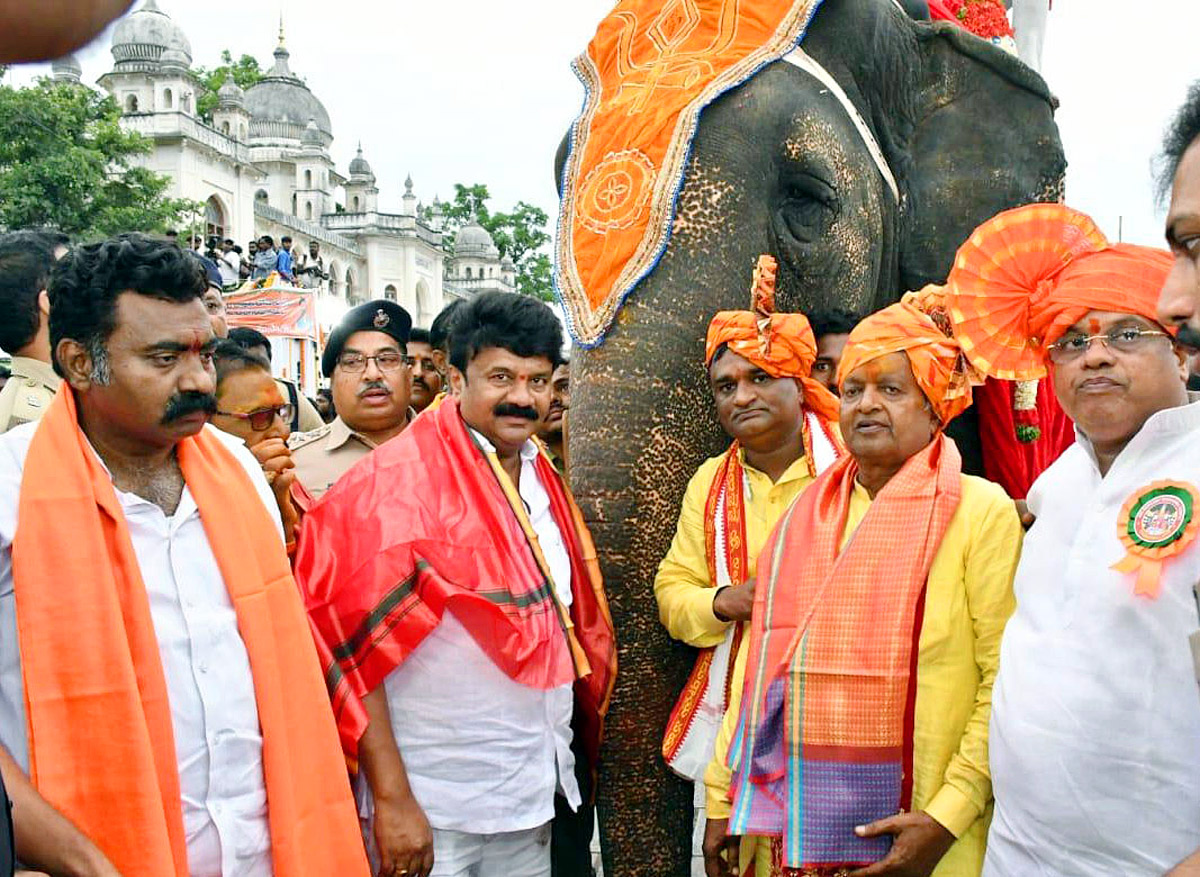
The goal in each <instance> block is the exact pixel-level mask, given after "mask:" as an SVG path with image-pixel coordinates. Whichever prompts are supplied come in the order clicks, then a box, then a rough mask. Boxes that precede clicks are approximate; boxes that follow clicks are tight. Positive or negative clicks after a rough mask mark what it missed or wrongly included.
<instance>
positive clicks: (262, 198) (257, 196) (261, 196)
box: [254, 189, 269, 204]
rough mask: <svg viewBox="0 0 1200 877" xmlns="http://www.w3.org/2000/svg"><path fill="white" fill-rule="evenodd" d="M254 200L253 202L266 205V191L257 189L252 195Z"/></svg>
mask: <svg viewBox="0 0 1200 877" xmlns="http://www.w3.org/2000/svg"><path fill="white" fill-rule="evenodd" d="M254 200H255V201H258V202H259V203H260V204H267V203H269V202H268V200H267V190H266V189H259V190H258V191H257V192H255V193H254Z"/></svg>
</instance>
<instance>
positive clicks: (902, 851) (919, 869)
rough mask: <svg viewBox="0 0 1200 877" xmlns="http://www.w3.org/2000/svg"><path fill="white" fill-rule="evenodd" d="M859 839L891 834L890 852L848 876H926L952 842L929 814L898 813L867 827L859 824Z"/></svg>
mask: <svg viewBox="0 0 1200 877" xmlns="http://www.w3.org/2000/svg"><path fill="white" fill-rule="evenodd" d="M854 831H855V833H856V834H858V836H859V837H878V836H879V835H881V834H890V835H893V838H892V849H891V851H890V852H889V853H888V854H887V855H886V856H884V857H883V858H882V859H880V860H879V861H878V862H876V863H875V864H873V865H868V866H867V867H866V868H859V869H858V870H857V871H851V872H850V877H885V875H886V877H928V875H929V874H930V873H932V871H933V869H934V868H935V867H937V863H938V862H939V861H941V859H942V856H944V855H946V850H948V849H950V847H951V845H953V843H954V835H952V834H951V833H950V832H949V831H948V830H946V828H945V827H944V826H943V825H942V824H941V823H940V822H938V821H937V820H936V819H934V818H933V817H932V816H930V815H929V814H928V813H921V812H919V811H918V812H916V813H901V814H900V815H898V816H890V817H888V818H887V819H879V820H877V821H875V822H872V823H871V824H870V825H860V826H859V827H858V828H856V829H855V830H854Z"/></svg>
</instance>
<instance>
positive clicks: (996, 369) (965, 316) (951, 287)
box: [946, 204, 1171, 381]
mask: <svg viewBox="0 0 1200 877" xmlns="http://www.w3.org/2000/svg"><path fill="white" fill-rule="evenodd" d="M1170 267H1171V256H1170V254H1169V253H1167V252H1166V251H1165V250H1157V249H1153V248H1150V247H1138V246H1132V245H1130V244H1110V243H1109V242H1108V239H1107V238H1106V237H1105V236H1104V234H1103V233H1102V232H1101V231H1100V229H1099V228H1098V227H1097V226H1096V224H1095V223H1094V222H1093V221H1092V220H1091V219H1090V218H1089V217H1088V216H1086V215H1085V214H1083V213H1080V212H1079V211H1077V210H1072V209H1071V208H1069V207H1065V206H1063V205H1061V204H1030V205H1028V206H1025V207H1018V208H1016V209H1015V210H1008V211H1005V212H1004V213H1001V214H999V215H998V216H996V217H994V218H992V219H989V220H988V221H987V222H985V223H984V224H983V225H981V226H979V228H977V229H976V230H975V233H974V234H972V235H971V237H970V239H969V240H968V241H967V242H966V243H965V244H963V245H962V247H960V248H959V251H958V254H957V255H956V256H955V259H954V268H953V269H951V271H950V276H949V278H948V279H947V281H946V291H947V295H946V298H947V306H948V310H949V312H950V317H951V320H952V322H953V324H954V332H955V335H956V336H957V338H958V340H959V343H961V344H962V347H963V351H964V352H965V353H966V354H967V356H968V357H969V358H970V360H971V362H972V363H973V364H974V365H975V366H976V367H977V368H979V369H980V370H982V371H984V372H985V373H987V374H989V375H991V376H992V377H996V378H1003V379H1004V380H1014V381H1024V380H1032V379H1034V378H1040V377H1042V376H1044V375H1045V374H1046V363H1045V352H1046V350H1047V348H1048V347H1049V345H1051V344H1053V343H1054V342H1055V341H1057V340H1058V339H1059V338H1061V337H1062V336H1063V333H1065V332H1066V331H1067V329H1069V328H1071V326H1073V325H1074V324H1075V323H1077V322H1078V321H1079V320H1080V319H1081V318H1082V317H1083V316H1084V315H1085V314H1087V313H1088V312H1089V311H1113V312H1115V313H1122V314H1136V315H1138V316H1141V317H1145V318H1146V319H1148V320H1152V321H1155V322H1157V317H1156V316H1155V309H1156V307H1157V303H1158V293H1159V290H1160V289H1162V285H1163V283H1164V282H1165V281H1166V279H1167V273H1168V271H1170Z"/></svg>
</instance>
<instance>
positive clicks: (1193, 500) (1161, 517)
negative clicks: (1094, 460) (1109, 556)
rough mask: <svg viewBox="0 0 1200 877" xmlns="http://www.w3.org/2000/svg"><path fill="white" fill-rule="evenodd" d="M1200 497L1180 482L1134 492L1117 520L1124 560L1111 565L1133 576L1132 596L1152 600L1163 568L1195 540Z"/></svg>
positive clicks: (1163, 482)
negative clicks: (1123, 549)
mask: <svg viewBox="0 0 1200 877" xmlns="http://www.w3.org/2000/svg"><path fill="white" fill-rule="evenodd" d="M1197 502H1200V494H1198V493H1197V491H1196V488H1195V487H1194V486H1193V485H1191V484H1188V483H1187V482H1183V481H1155V482H1154V483H1153V484H1148V485H1146V486H1145V487H1142V488H1139V489H1138V490H1136V491H1135V492H1134V493H1133V495H1132V496H1130V497H1129V499H1128V500H1126V501H1125V505H1124V506H1123V507H1122V508H1121V514H1120V516H1119V517H1118V519H1117V536H1118V538H1119V539H1120V540H1121V544H1122V545H1124V546H1125V557H1123V558H1122V559H1121V560H1120V561H1118V562H1117V563H1115V564H1113V567H1112V568H1113V569H1114V570H1116V571H1117V572H1122V573H1136V574H1137V584H1136V585H1135V587H1134V593H1135V594H1137V595H1138V596H1141V597H1148V598H1150V599H1151V600H1153V599H1155V598H1156V597H1158V595H1159V592H1160V591H1161V590H1162V567H1163V563H1165V562H1166V561H1167V560H1168V559H1169V558H1172V557H1174V556H1176V555H1177V554H1180V553H1182V552H1183V551H1184V550H1185V549H1186V548H1187V547H1188V546H1190V545H1191V544H1192V542H1193V541H1194V540H1195V538H1196V530H1197V521H1196V504H1197Z"/></svg>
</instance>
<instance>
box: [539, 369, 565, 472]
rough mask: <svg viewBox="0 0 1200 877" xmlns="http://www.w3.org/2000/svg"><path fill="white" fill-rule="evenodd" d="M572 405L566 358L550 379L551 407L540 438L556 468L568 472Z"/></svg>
mask: <svg viewBox="0 0 1200 877" xmlns="http://www.w3.org/2000/svg"><path fill="white" fill-rule="evenodd" d="M570 407H571V363H570V362H568V361H566V360H564V361H563V362H562V364H561V365H559V366H558V367H557V368H556V369H554V377H553V378H551V380H550V408H549V409H548V410H547V412H546V419H545V420H544V421H543V422H542V428H541V429H540V430H538V438H539V439H541V440H542V443H543V444H544V445H545V446H546V450H547V451H548V452H549V454H550V459H551V461H553V463H554V468H555V469H557V470H558V472H559V474H560V475H564V476H565V475H566V474H567V410H568V409H569V408H570Z"/></svg>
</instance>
